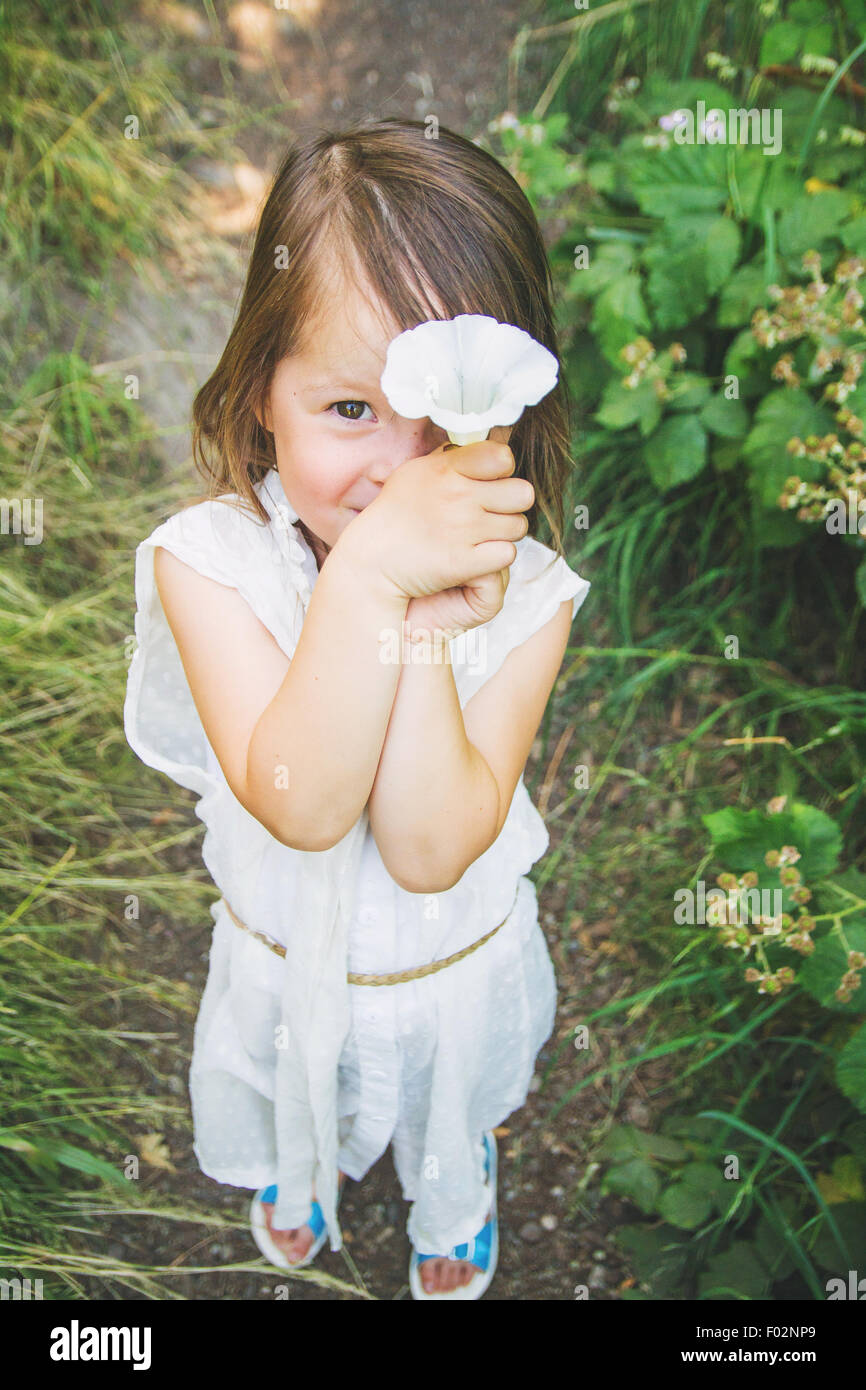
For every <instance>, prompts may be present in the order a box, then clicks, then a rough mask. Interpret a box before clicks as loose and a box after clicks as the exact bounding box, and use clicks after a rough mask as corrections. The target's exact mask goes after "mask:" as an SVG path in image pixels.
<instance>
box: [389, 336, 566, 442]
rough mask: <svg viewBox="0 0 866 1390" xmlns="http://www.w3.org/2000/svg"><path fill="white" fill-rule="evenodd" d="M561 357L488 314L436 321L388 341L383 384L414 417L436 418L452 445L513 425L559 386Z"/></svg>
mask: <svg viewBox="0 0 866 1390" xmlns="http://www.w3.org/2000/svg"><path fill="white" fill-rule="evenodd" d="M558 373H559V363H558V362H557V360H556V358H555V357H554V355H553V353H552V352H548V350H547V348H546V347H543V346H542V344H541V343H538V342H536V340H535V339H534V338H533V337H532V336H531V335H530V334H529V333H525V332H524V331H523V329H522V328H515V326H514V324H511V323H499V322H497V320H496V319H494V318H491V317H490V315H489V314H458V315H457V317H456V318H453V319H429V320H428V321H427V322H426V323H421V324H419V325H418V327H417V328H409V329H407V330H406V332H405V333H400V334H398V336H397V337H396V338H394V339H392V341H391V342H390V343H389V345H388V351H387V354H386V358H385V370H384V371H383V373H382V378H381V386H382V390H383V392H384V393H385V396H386V397H387V399H388V402H389V404H390V405H391V406H392V407H393V409H394V410H396V412H397V414H398V415H402V416H404V418H405V419H407V420H417V419H420V418H422V417H425V416H426V417H429V418H430V419H431V420H432V421H433V423H434V425H438V426H439V427H440V429H444V430H447V432H448V438H449V439H450V440H451V443H452V444H475V443H477V442H478V441H479V440H481V439H486V438H487V435H488V432H489V431H490V430H491V429H492V428H493V426H494V425H513V424H514V423H515V421H517V420H519V419H520V416H521V415H522V414H523V411H524V408H525V407H526V406H528V405H536V404H537V403H538V401H540V400H541V398H542V396H546V395H547V393H548V391H552V390H553V388H554V386H555V385H556V379H557V376H558Z"/></svg>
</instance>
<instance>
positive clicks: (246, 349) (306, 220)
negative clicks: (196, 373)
mask: <svg viewBox="0 0 866 1390" xmlns="http://www.w3.org/2000/svg"><path fill="white" fill-rule="evenodd" d="M280 248H285V250H284V251H283V252H282V254H281V255H280V254H279V249H280ZM329 256H330V257H331V268H332V273H331V278H332V280H333V278H334V276H333V266H334V260H333V257H335V256H336V257H338V258H339V259H338V264H340V265H341V266H343V267H346V266H350V265H352V264H353V263H356V264H357V265H358V266H359V267H360V268H361V269H362V270H363V272H364V273H365V275H366V277H367V278H368V281H369V283H370V284H371V285H372V286H373V287H374V288H375V290H376V291H377V292H378V294H379V296H380V297H381V299H382V301H383V302H384V304H386V305H387V306H388V307H389V308H390V310H391V312H392V314H393V316H394V318H395V320H396V321H397V322H398V323H400V324H401V326H402V328H403V329H407V328H414V327H415V326H416V325H417V324H418V323H421V322H424V321H425V320H427V319H437V318H439V317H440V314H439V313H438V312H436V311H434V310H433V308H432V305H431V304H430V301H429V300H428V298H427V296H426V293H425V290H424V283H425V282H426V283H427V284H428V285H429V286H432V288H433V289H434V290H435V293H436V295H438V297H439V299H440V300H441V302H442V305H443V306H444V308H445V309H446V311H447V313H446V317H456V315H458V314H465V313H469V314H489V315H491V316H492V317H493V318H495V319H498V320H499V321H500V322H502V323H513V324H515V325H516V326H517V327H518V328H522V329H524V331H525V332H527V333H530V334H531V335H532V337H533V338H535V339H536V340H537V341H538V342H540V343H542V344H543V345H544V346H545V347H546V348H547V349H548V350H549V351H550V352H552V353H553V354H554V356H556V358H557V360H558V361H559V360H560V359H559V351H558V347H557V342H556V330H555V328H554V321H553V311H552V304H551V298H552V279H551V274H550V267H549V265H548V261H547V254H546V251H545V247H544V242H543V240H542V237H541V232H540V229H539V226H538V222H537V220H536V217H535V214H534V212H533V210H532V207H531V205H530V203H529V201H528V199H527V198H526V195H525V194H524V193H523V191H522V189H521V188H520V185H519V184H518V183H517V182H516V180H515V179H513V178H512V176H511V174H509V172H508V171H507V169H505V168H504V167H503V166H502V165H501V164H500V163H499V162H498V161H497V160H496V159H495V158H494V157H493V155H491V154H489V153H487V152H486V151H485V150H483V149H481V148H479V146H477V145H475V144H473V143H472V141H470V140H467V139H465V138H464V137H463V136H461V135H457V134H456V133H455V132H454V131H452V130H449V129H447V128H446V127H445V126H441V125H440V126H439V127H438V138H433V139H431V138H428V128H427V126H426V125H425V124H424V123H422V122H421V121H416V120H403V119H400V118H398V117H386V118H384V119H382V120H372V119H370V118H367V119H365V120H363V121H359V122H356V123H355V124H354V125H352V126H350V127H348V128H347V129H345V130H343V131H338V132H328V133H325V134H321V135H318V136H316V137H315V138H312V139H310V140H308V141H307V142H305V143H301V144H293V145H291V146H290V147H289V149H288V152H287V153H286V155H285V157H284V159H283V162H282V164H281V165H280V168H279V170H278V172H277V175H276V178H275V179H274V183H273V187H272V188H271V191H270V194H269V195H268V198H267V201H266V203H265V206H264V209H263V211H262V215H261V219H260V222H259V226H258V231H257V233H256V237H255V242H254V245H253V250H252V255H251V258H250V263H249V268H248V271H247V279H246V284H245V286H244V291H243V296H242V298H241V303H240V307H239V309H238V313H237V318H236V320H235V323H234V326H233V327H232V330H231V333H230V335H229V339H228V342H227V343H226V346H225V350H224V351H223V354H222V357H221V358H220V362H219V365H218V366H217V368H216V370H215V371H214V373H213V374H212V376H211V377H210V378H209V379H208V381H206V382H205V384H204V385H203V386H202V387H201V389H200V390H199V391H198V393H197V395H196V397H195V401H194V404H193V424H194V428H193V445H192V448H193V458H194V460H195V463H196V466H197V468H198V470H199V471H200V472H201V473H202V474H203V475H204V476H205V477H206V479H207V480H208V482H209V484H210V489H211V490H210V492H209V494H208V495H209V496H210V497H218V496H221V495H223V494H224V493H227V492H236V493H237V494H238V495H239V496H240V497H241V498H242V499H243V500H244V501H246V502H248V503H249V504H250V506H251V507H252V508H253V510H254V512H255V514H256V515H257V516H259V517H260V518H261V519H262V521H267V520H268V516H267V513H266V512H265V510H264V507H263V506H262V504H261V502H260V501H259V499H258V498H257V497H256V495H255V493H254V492H253V486H254V485H255V484H256V483H258V482H260V481H261V479H262V478H263V477H264V476H265V474H266V473H268V472H269V471H270V470H271V469H273V468H275V467H276V456H275V452H274V444H273V436H272V435H271V434H270V432H269V431H267V430H265V429H264V428H263V427H262V425H260V424H259V421H258V419H257V417H256V409H258V411H259V413H260V414H263V407H264V403H265V401H266V400H267V396H268V393H269V389H270V384H271V380H272V378H273V374H274V371H275V369H276V367H277V365H278V363H279V362H280V361H281V360H282V359H283V358H284V357H287V356H290V355H292V354H293V353H294V352H297V351H298V350H299V349H300V344H301V335H302V330H303V328H304V325H305V324H306V323H307V322H308V321H310V320H311V319H312V318H314V317H315V314H316V310H317V306H318V305H319V303H320V302H321V297H322V294H323V292H324V290H325V288H326V286H327V283H328V257H329ZM281 267H284V268H281ZM413 285H414V286H416V287H417V297H416V293H415V291H414V290H413V288H412V286H413ZM204 439H207V440H208V441H209V443H210V444H211V445H212V446H213V449H214V452H215V454H216V462H215V463H211V462H209V461H208V460H207V459H206V457H205V453H204V449H203V440H204ZM569 444H570V410H569V401H568V396H567V393H566V390H565V385H564V382H563V376H562V368H561V362H560V372H559V378H558V380H557V384H556V386H555V388H554V389H553V390H552V391H550V392H548V394H547V395H546V396H544V397H543V398H542V400H541V401H539V403H538V404H537V405H535V406H529V407H527V409H525V410H524V412H523V414H522V415H521V417H520V419H519V420H518V421H517V423H516V424H515V425H514V427H513V429H512V433H511V437H510V439H509V445H510V448H511V450H512V452H513V454H514V460H515V474H516V475H517V476H520V477H524V478H528V479H529V481H530V482H531V483H532V485H533V487H534V489H535V503H534V504H533V506H532V508H531V509H530V510H529V511H528V512H527V513H526V515H527V519H528V522H529V532H528V534H529V535H531V536H535V535H536V532H537V529H538V520H539V512H541V513H543V515H544V517H545V518H546V519H547V522H548V525H549V527H550V532H551V534H552V537H553V545H554V547H555V549H556V551H557V552H558V553H559V554H561V555H564V545H563V535H562V532H563V525H564V520H563V502H562V495H563V490H564V485H565V480H566V477H567V475H568V472H569V469H570V467H571V461H570V451H569Z"/></svg>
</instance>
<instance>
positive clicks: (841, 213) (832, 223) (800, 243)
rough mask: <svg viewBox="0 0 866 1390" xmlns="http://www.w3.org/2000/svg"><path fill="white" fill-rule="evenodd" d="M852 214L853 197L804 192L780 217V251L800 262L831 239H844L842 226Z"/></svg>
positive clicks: (836, 191)
mask: <svg viewBox="0 0 866 1390" xmlns="http://www.w3.org/2000/svg"><path fill="white" fill-rule="evenodd" d="M850 211H851V194H850V193H843V192H842V191H841V190H840V189H832V188H830V189H824V190H823V191H821V192H819V193H802V194H801V195H800V196H799V197H798V198H795V199H794V201H793V202H792V203H791V205H790V206H789V207H788V208H786V209H785V211H784V212H783V213H782V216H781V217H780V218H779V228H778V244H779V252H780V254H781V255H783V256H787V257H788V258H789V259H791V260H796V261H799V260H800V258H801V257H802V256H803V254H804V252H806V251H810V250H812V249H815V250H817V249H818V247H819V246H820V244H821V242H822V241H826V240H827V238H828V237H833V238H835V239H836V240H839V239H840V238H841V235H842V233H841V229H840V223H841V222H842V220H843V218H845V217H847V216H848V214H849V212H850Z"/></svg>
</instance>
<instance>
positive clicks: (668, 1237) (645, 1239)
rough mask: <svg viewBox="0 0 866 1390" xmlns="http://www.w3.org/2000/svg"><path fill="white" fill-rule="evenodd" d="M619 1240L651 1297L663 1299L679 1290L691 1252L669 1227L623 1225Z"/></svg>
mask: <svg viewBox="0 0 866 1390" xmlns="http://www.w3.org/2000/svg"><path fill="white" fill-rule="evenodd" d="M616 1241H617V1245H619V1246H620V1247H621V1248H622V1249H624V1250H626V1251H627V1252H628V1254H629V1255H630V1256H631V1263H632V1264H633V1265H634V1267H635V1269H636V1270H637V1274H638V1278H639V1279H640V1280H641V1282H642V1283H645V1284H649V1285H650V1286H651V1288H652V1297H654V1298H664V1297H666V1296H667V1295H668V1294H672V1293H673V1292H674V1291H675V1290H676V1289H677V1288H678V1286H679V1284H680V1282H681V1280H682V1276H683V1273H684V1271H685V1268H686V1265H687V1263H688V1255H689V1252H688V1246H687V1245H686V1244H684V1243H681V1242H680V1241H679V1240H678V1239H677V1233H676V1232H674V1231H672V1230H671V1229H670V1227H669V1226H663V1227H660V1228H659V1227H655V1228H651V1227H649V1226H620V1228H619V1230H618V1231H617V1233H616Z"/></svg>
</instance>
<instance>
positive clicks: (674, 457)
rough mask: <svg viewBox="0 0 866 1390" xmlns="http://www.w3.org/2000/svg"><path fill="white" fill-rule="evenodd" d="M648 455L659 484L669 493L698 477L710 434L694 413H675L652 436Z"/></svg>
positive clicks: (703, 464) (704, 461)
mask: <svg viewBox="0 0 866 1390" xmlns="http://www.w3.org/2000/svg"><path fill="white" fill-rule="evenodd" d="M644 458H645V460H646V464H647V467H648V469H649V471H650V477H651V478H652V480H653V482H654V483H655V486H656V487H657V488H658V489H659V491H660V492H668V491H670V489H671V488H674V487H677V486H679V484H680V483H685V482H688V481H689V479H690V478H694V477H697V475H698V473H700V472H701V470H702V469H703V468H704V466H705V464H706V461H707V436H706V434H705V432H704V430H703V429H702V427H701V425H700V423H699V421H698V419H697V417H696V416H694V415H671V416H669V417H668V418H667V419H665V420H663V421H662V423H661V424H660V425H659V427H658V429H657V430H656V432H655V434H652V435H650V437H649V439H648V440H647V442H646V448H645V449H644Z"/></svg>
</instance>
